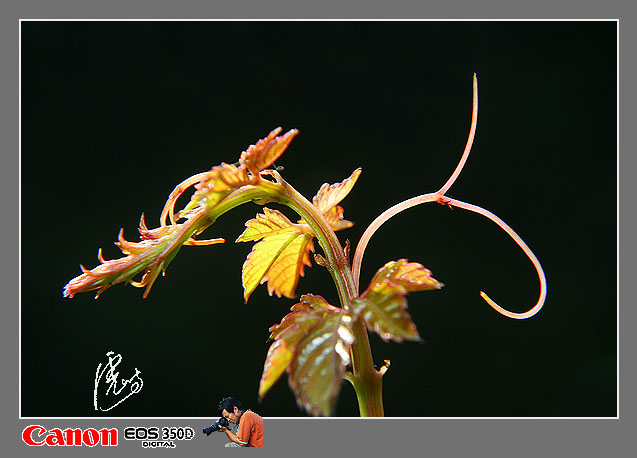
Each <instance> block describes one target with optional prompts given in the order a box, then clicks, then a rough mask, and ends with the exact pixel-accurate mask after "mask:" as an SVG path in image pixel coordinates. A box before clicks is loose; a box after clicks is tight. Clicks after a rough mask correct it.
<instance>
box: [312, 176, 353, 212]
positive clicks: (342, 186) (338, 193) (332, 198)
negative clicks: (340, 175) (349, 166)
mask: <svg viewBox="0 0 637 458" xmlns="http://www.w3.org/2000/svg"><path fill="white" fill-rule="evenodd" d="M361 172H362V170H361V169H360V168H358V169H356V170H354V172H352V174H351V175H350V177H349V178H346V179H345V180H343V181H342V182H340V183H335V184H332V185H329V184H327V183H324V184H323V185H322V186H321V188H320V189H319V191H318V192H317V193H316V195H315V196H314V198H313V199H312V203H313V204H314V206H315V207H316V208H318V210H319V211H320V212H321V213H322V214H326V213H327V212H328V211H329V210H330V209H331V208H333V207H334V206H336V205H337V204H338V203H339V202H340V201H341V200H343V199H344V198H345V196H347V194H349V192H350V191H351V190H352V188H353V187H354V185H355V184H356V180H358V177H359V176H360V174H361Z"/></svg>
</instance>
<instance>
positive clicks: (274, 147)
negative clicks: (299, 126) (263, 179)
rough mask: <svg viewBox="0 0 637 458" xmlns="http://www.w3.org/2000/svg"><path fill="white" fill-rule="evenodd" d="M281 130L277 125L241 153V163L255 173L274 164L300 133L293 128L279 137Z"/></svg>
mask: <svg viewBox="0 0 637 458" xmlns="http://www.w3.org/2000/svg"><path fill="white" fill-rule="evenodd" d="M280 132H281V128H280V127H277V128H276V129H274V130H273V131H272V132H270V134H269V135H268V136H267V137H266V138H264V139H261V140H259V141H258V142H257V143H256V145H250V146H249V147H248V149H247V150H245V151H244V152H243V153H241V158H240V159H239V162H240V164H241V165H242V166H244V167H246V168H247V169H248V170H250V171H251V172H252V173H253V174H255V175H257V174H258V173H259V172H260V171H261V170H264V169H267V168H268V167H270V166H271V165H272V164H274V162H275V161H276V160H277V159H278V158H279V157H281V155H282V154H283V152H284V151H285V150H286V148H287V147H288V145H289V144H290V142H291V141H292V139H293V138H294V137H295V136H296V134H298V133H299V131H298V130H296V129H292V130H290V131H288V132H286V133H285V134H283V135H281V136H279V137H277V135H278V134H279V133H280Z"/></svg>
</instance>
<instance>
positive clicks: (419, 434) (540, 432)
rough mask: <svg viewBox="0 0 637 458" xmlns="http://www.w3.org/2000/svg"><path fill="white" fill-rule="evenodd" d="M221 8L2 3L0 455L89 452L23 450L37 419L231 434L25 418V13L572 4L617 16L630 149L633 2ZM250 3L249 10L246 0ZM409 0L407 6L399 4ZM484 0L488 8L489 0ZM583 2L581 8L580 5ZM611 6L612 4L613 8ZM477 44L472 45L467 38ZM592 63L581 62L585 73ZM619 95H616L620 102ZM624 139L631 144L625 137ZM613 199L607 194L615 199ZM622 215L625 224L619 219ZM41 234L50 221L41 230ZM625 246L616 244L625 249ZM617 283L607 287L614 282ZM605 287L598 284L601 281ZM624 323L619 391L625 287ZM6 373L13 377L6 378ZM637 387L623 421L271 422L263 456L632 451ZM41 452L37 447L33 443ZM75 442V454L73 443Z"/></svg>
mask: <svg viewBox="0 0 637 458" xmlns="http://www.w3.org/2000/svg"><path fill="white" fill-rule="evenodd" d="M227 3H228V4H226V5H218V4H216V3H215V4H214V5H211V4H210V3H209V2H204V1H201V2H195V1H181V2H169V1H153V2H149V1H137V2H133V3H131V2H123V1H116V2H108V3H104V2H95V3H92V4H88V3H87V2H81V1H65V2H55V3H53V2H46V1H40V2H35V1H31V2H18V1H9V2H5V3H3V6H2V14H1V15H0V17H1V18H2V23H3V24H2V25H3V27H0V34H1V39H0V47H1V49H2V57H3V60H4V62H5V65H4V66H2V67H1V70H0V72H1V74H2V78H3V81H2V82H3V84H2V85H1V89H0V90H1V92H0V94H1V97H0V100H2V101H3V103H2V122H0V129H1V131H0V132H1V134H0V138H2V140H3V142H4V148H3V151H4V154H3V155H2V166H1V167H0V170H1V172H0V173H1V174H2V179H1V180H0V186H2V192H1V193H0V195H1V196H2V197H1V199H2V208H3V210H4V214H5V215H7V216H8V217H6V218H5V219H4V224H3V225H2V231H3V232H5V233H4V234H3V235H4V237H2V240H3V253H4V256H3V263H2V269H3V275H2V276H1V278H2V286H3V291H5V292H6V293H7V296H8V299H7V300H5V301H4V307H3V317H2V320H0V323H2V324H1V326H2V329H1V330H0V331H1V332H0V339H2V342H1V345H0V348H1V350H0V351H1V352H2V362H3V366H4V369H5V370H4V371H3V376H2V382H1V383H2V388H3V389H2V404H1V405H2V406H3V409H2V411H3V418H2V423H3V425H2V426H3V428H1V430H2V435H3V437H2V439H3V441H2V444H3V446H2V448H3V455H4V454H6V455H7V456H31V455H32V454H34V453H40V454H42V453H43V454H46V455H47V456H68V455H69V453H71V454H74V453H79V454H82V455H84V454H85V453H87V452H86V451H85V449H86V448H85V447H75V448H74V449H69V448H67V447H64V448H60V447H46V448H43V447H38V448H33V449H31V448H28V447H27V446H25V444H24V443H23V442H22V440H21V432H22V430H23V428H24V427H25V426H27V425H29V424H41V425H43V426H45V427H60V428H65V427H83V428H88V427H95V428H97V429H99V428H101V427H117V428H119V430H120V445H119V446H118V447H116V448H115V447H112V448H106V447H96V448H95V449H93V450H91V453H92V454H93V453H95V454H97V455H100V456H106V455H118V454H121V453H122V452H124V453H125V452H127V451H128V452H130V451H132V452H133V453H141V454H146V453H151V454H154V455H157V454H158V453H159V454H162V453H173V454H174V453H175V452H177V453H179V455H180V456H203V455H204V454H210V453H214V450H223V449H222V448H220V447H222V444H223V442H225V437H220V436H221V435H218V436H211V437H209V438H204V437H203V436H202V435H201V433H200V432H198V431H200V426H201V423H202V420H201V419H175V420H143V419H139V420H128V419H127V420H111V419H103V418H100V419H91V420H69V419H65V420H55V419H41V420H24V419H20V418H19V417H18V396H17V393H18V376H17V374H18V368H19V354H18V339H19V336H18V332H19V331H18V329H19V326H17V323H18V320H19V308H18V304H19V283H18V280H19V279H18V275H19V274H18V272H19V269H17V268H16V266H19V251H18V244H16V243H15V240H16V239H18V238H19V229H18V225H17V224H16V221H17V220H18V216H19V211H20V209H19V201H18V189H19V183H18V176H19V174H18V173H16V171H17V170H18V168H19V162H18V161H19V154H18V151H19V144H18V141H19V135H17V134H18V132H19V125H18V119H19V116H17V112H18V110H17V107H18V106H19V105H18V87H19V86H18V74H19V73H18V62H19V47H18V37H19V32H18V31H19V19H36V18H77V19H81V18H118V17H119V18H150V17H153V16H154V17H155V18H179V17H181V18H213V17H214V18H268V17H269V18H322V19H324V18H329V17H332V18H339V19H346V18H352V19H362V18H370V19H372V18H387V19H389V18H403V19H410V18H423V19H425V18H441V19H444V18H451V17H454V16H457V15H458V14H462V17H464V18H467V17H481V18H487V19H507V18H534V19H535V18H546V19H555V18H572V17H573V14H574V12H575V13H576V14H578V15H579V16H580V17H583V18H587V19H596V18H608V19H617V18H618V19H619V30H620V32H619V37H618V40H619V38H621V41H620V42H619V57H620V65H619V66H618V67H619V69H620V70H621V77H620V78H619V82H620V85H619V88H620V91H621V94H622V97H621V100H620V103H619V112H618V115H619V119H620V120H621V124H620V129H619V132H620V133H621V135H620V136H619V145H621V147H622V151H634V150H635V149H637V148H635V145H634V144H632V143H634V140H633V139H632V137H629V136H628V135H626V133H627V132H630V127H629V126H634V125H635V120H634V115H633V116H630V113H633V112H634V110H631V111H629V110H628V107H632V106H634V105H635V104H634V103H631V102H635V98H636V96H635V92H634V89H633V88H632V85H629V83H628V82H630V81H632V80H634V78H631V77H630V75H632V74H634V71H635V62H634V58H633V57H632V56H633V55H632V54H628V53H626V52H625V50H626V49H627V48H628V46H629V45H628V43H634V42H635V38H637V37H635V36H634V35H635V33H636V32H635V30H637V28H636V27H634V24H633V21H634V16H632V17H629V15H630V13H632V10H629V8H628V2H619V1H611V2H605V3H603V4H600V3H599V2H592V1H587V2H577V4H576V5H575V2H572V1H569V2H563V1H562V2H560V1H558V2H555V1H551V2H543V4H542V5H541V6H539V5H538V3H537V2H534V3H533V4H532V6H531V4H529V3H527V4H525V5H511V3H510V2H505V1H491V2H480V3H479V4H478V3H474V2H470V1H467V0H465V1H463V2H448V1H447V2H442V4H441V5H432V4H430V3H427V4H425V3H423V4H421V5H418V6H417V7H415V6H414V5H410V6H406V5H407V4H409V3H410V2H407V1H404V2H403V1H399V2H396V1H394V2H390V3H388V2H384V1H377V0H374V1H366V2H364V1H362V0H356V1H343V0H341V1H339V2H338V3H337V2H328V4H326V2H321V3H318V2H312V4H310V5H303V6H299V5H298V2H295V1H279V2H276V6H274V5H272V2H269V3H268V4H266V3H265V2H258V1H250V2H227ZM248 3H249V4H250V5H249V7H248V6H247V5H246V4H248ZM403 3H404V4H405V5H403ZM485 3H488V4H485ZM574 6H577V9H573V7H574ZM609 6H610V7H611V8H608V7H609ZM468 45H470V44H468ZM585 70H586V69H582V71H585ZM618 100H619V99H618ZM627 142H628V144H627ZM620 160H621V165H622V167H621V173H620V168H619V167H618V173H619V185H618V203H617V210H618V222H619V223H620V226H621V227H620V228H619V234H621V235H623V236H624V235H625V234H634V233H635V232H636V230H635V229H636V227H635V221H634V215H633V214H632V212H631V213H628V214H627V212H626V208H627V205H626V204H627V202H626V200H627V198H628V197H627V196H632V195H634V194H635V190H634V189H633V188H634V185H635V181H634V180H630V179H624V178H628V174H629V173H630V171H631V170H634V169H635V168H634V165H635V164H634V162H635V158H634V155H626V154H623V155H621V156H620V155H619V154H618V161H620ZM609 205H612V202H609ZM619 216H621V220H620V219H619ZM44 230H45V229H44ZM626 238H627V237H625V236H624V237H623V239H624V240H622V250H621V256H619V254H620V251H619V249H618V258H619V266H620V268H618V281H619V285H623V286H625V285H627V284H629V282H628V280H629V279H631V278H634V277H635V275H634V274H635V272H634V268H631V267H632V266H629V265H628V263H627V259H631V258H632V259H634V258H635V257H636V256H635V254H636V253H635V247H634V244H633V242H631V241H629V244H628V245H626V243H625V242H626V240H625V239H626ZM618 248H619V245H618ZM615 286H616V285H609V287H615ZM600 287H601V286H600ZM617 287H618V290H619V291H618V292H619V298H620V299H619V302H620V303H619V311H620V313H621V318H622V319H621V321H619V335H620V336H621V338H620V339H619V342H620V352H619V355H620V363H621V364H620V367H621V370H620V371H619V375H620V379H619V380H620V381H619V387H620V388H621V387H626V386H634V385H635V367H634V364H630V362H628V358H626V357H625V355H626V354H627V353H628V352H629V351H630V350H626V349H631V348H633V346H634V342H633V339H634V335H635V334H634V333H631V332H626V331H627V330H626V327H627V323H633V322H635V316H634V315H635V309H634V307H630V306H629V304H633V303H634V300H631V299H633V298H631V297H629V296H628V297H627V296H626V293H628V294H634V293H632V292H629V291H626V289H627V288H625V287H624V288H623V289H619V286H617ZM9 374H10V375H9ZM632 396H634V395H633V394H632V391H630V390H627V391H626V390H624V391H620V396H619V401H618V403H619V419H603V420H600V419H568V420H558V419H466V420H465V419H462V420H451V419H444V420H438V419H268V418H266V419H265V431H266V433H265V435H266V437H265V447H264V449H263V450H262V451H261V452H258V453H265V454H266V456H270V455H272V456H274V455H280V454H281V453H285V452H290V453H295V454H298V453H299V452H301V453H302V454H303V455H304V456H305V455H310V456H314V455H321V456H324V455H326V454H329V453H331V452H340V454H343V453H346V452H354V451H355V452H356V454H357V455H358V454H364V453H365V452H369V453H370V455H374V456H378V455H381V454H383V455H384V454H396V453H400V452H403V453H409V452H417V453H419V454H425V453H426V454H432V452H433V455H434V456H467V455H475V454H478V455H489V456H492V457H499V456H516V457H525V456H533V457H536V456H542V455H544V456H558V455H559V456H578V457H586V456H591V457H598V456H602V455H603V456H625V455H626V453H625V452H624V450H631V449H634V446H633V445H632V443H631V442H632V441H631V434H634V431H635V408H634V406H635V400H634V399H632V398H631V397H632ZM131 425H134V426H191V427H193V429H195V431H196V432H197V435H196V436H195V438H194V439H193V440H192V441H188V442H180V443H178V444H177V448H176V449H174V450H173V451H172V452H170V451H168V452H159V451H157V450H153V449H142V448H141V446H140V444H139V443H134V442H132V441H125V440H124V439H123V430H124V428H125V427H126V426H131ZM34 450H35V451H34ZM74 450H75V451H74Z"/></svg>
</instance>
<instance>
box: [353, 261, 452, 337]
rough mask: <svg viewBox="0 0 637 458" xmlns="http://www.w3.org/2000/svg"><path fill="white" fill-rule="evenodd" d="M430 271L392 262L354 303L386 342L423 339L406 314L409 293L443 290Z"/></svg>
mask: <svg viewBox="0 0 637 458" xmlns="http://www.w3.org/2000/svg"><path fill="white" fill-rule="evenodd" d="M442 286H443V285H442V283H440V282H438V281H437V280H435V279H434V278H432V277H431V272H430V271H429V270H428V269H426V268H424V267H423V266H422V265H420V264H418V263H415V262H407V260H405V259H401V260H399V261H391V262H388V263H387V264H385V265H384V266H383V267H381V268H380V269H379V270H378V272H376V274H375V275H374V278H373V279H372V281H371V283H370V285H369V287H368V288H367V289H366V290H365V291H364V292H363V294H361V296H360V298H358V299H355V300H354V301H353V308H354V310H355V313H356V314H357V315H358V316H359V317H361V318H362V319H363V320H364V321H365V324H366V325H367V327H368V328H369V329H370V330H373V331H374V332H375V333H377V334H378V335H379V336H380V337H381V338H382V339H383V340H394V341H397V342H400V341H402V340H404V339H406V340H420V335H419V334H418V330H417V329H416V325H414V323H413V322H412V321H411V318H410V317H409V314H408V313H407V299H406V298H405V296H406V295H407V293H408V292H412V291H423V290H430V289H440V288H441V287H442Z"/></svg>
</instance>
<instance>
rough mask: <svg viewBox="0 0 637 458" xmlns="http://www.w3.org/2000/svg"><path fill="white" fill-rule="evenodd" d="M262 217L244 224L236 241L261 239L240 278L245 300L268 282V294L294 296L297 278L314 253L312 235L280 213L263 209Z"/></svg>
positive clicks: (260, 215)
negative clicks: (311, 253) (262, 284)
mask: <svg viewBox="0 0 637 458" xmlns="http://www.w3.org/2000/svg"><path fill="white" fill-rule="evenodd" d="M263 210H264V213H263V214H258V215H257V217H256V218H255V219H252V220H250V221H248V222H247V223H246V226H247V228H246V230H245V231H244V232H243V234H241V236H239V238H238V239H237V242H247V241H254V240H259V239H261V241H260V242H258V243H257V244H256V245H254V247H253V248H252V251H251V252H250V254H249V255H248V257H247V259H246V261H245V263H244V264H243V272H242V275H241V278H242V281H243V289H244V298H245V301H246V302H247V301H248V298H249V297H250V294H252V292H253V291H254V290H255V289H256V287H257V286H258V285H259V284H261V283H265V282H266V281H267V282H268V293H269V294H270V295H272V293H275V294H276V295H277V296H279V297H280V296H281V295H284V296H286V297H294V290H295V289H296V285H297V283H298V281H299V277H302V276H303V275H304V268H305V266H311V265H312V264H311V262H310V252H312V251H314V244H313V243H312V237H313V235H312V234H311V233H308V229H306V228H305V227H303V226H299V225H296V224H293V223H292V222H291V221H290V220H289V219H288V218H287V217H286V216H285V215H284V214H283V213H281V212H279V211H277V210H270V209H268V208H264V209H263Z"/></svg>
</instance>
